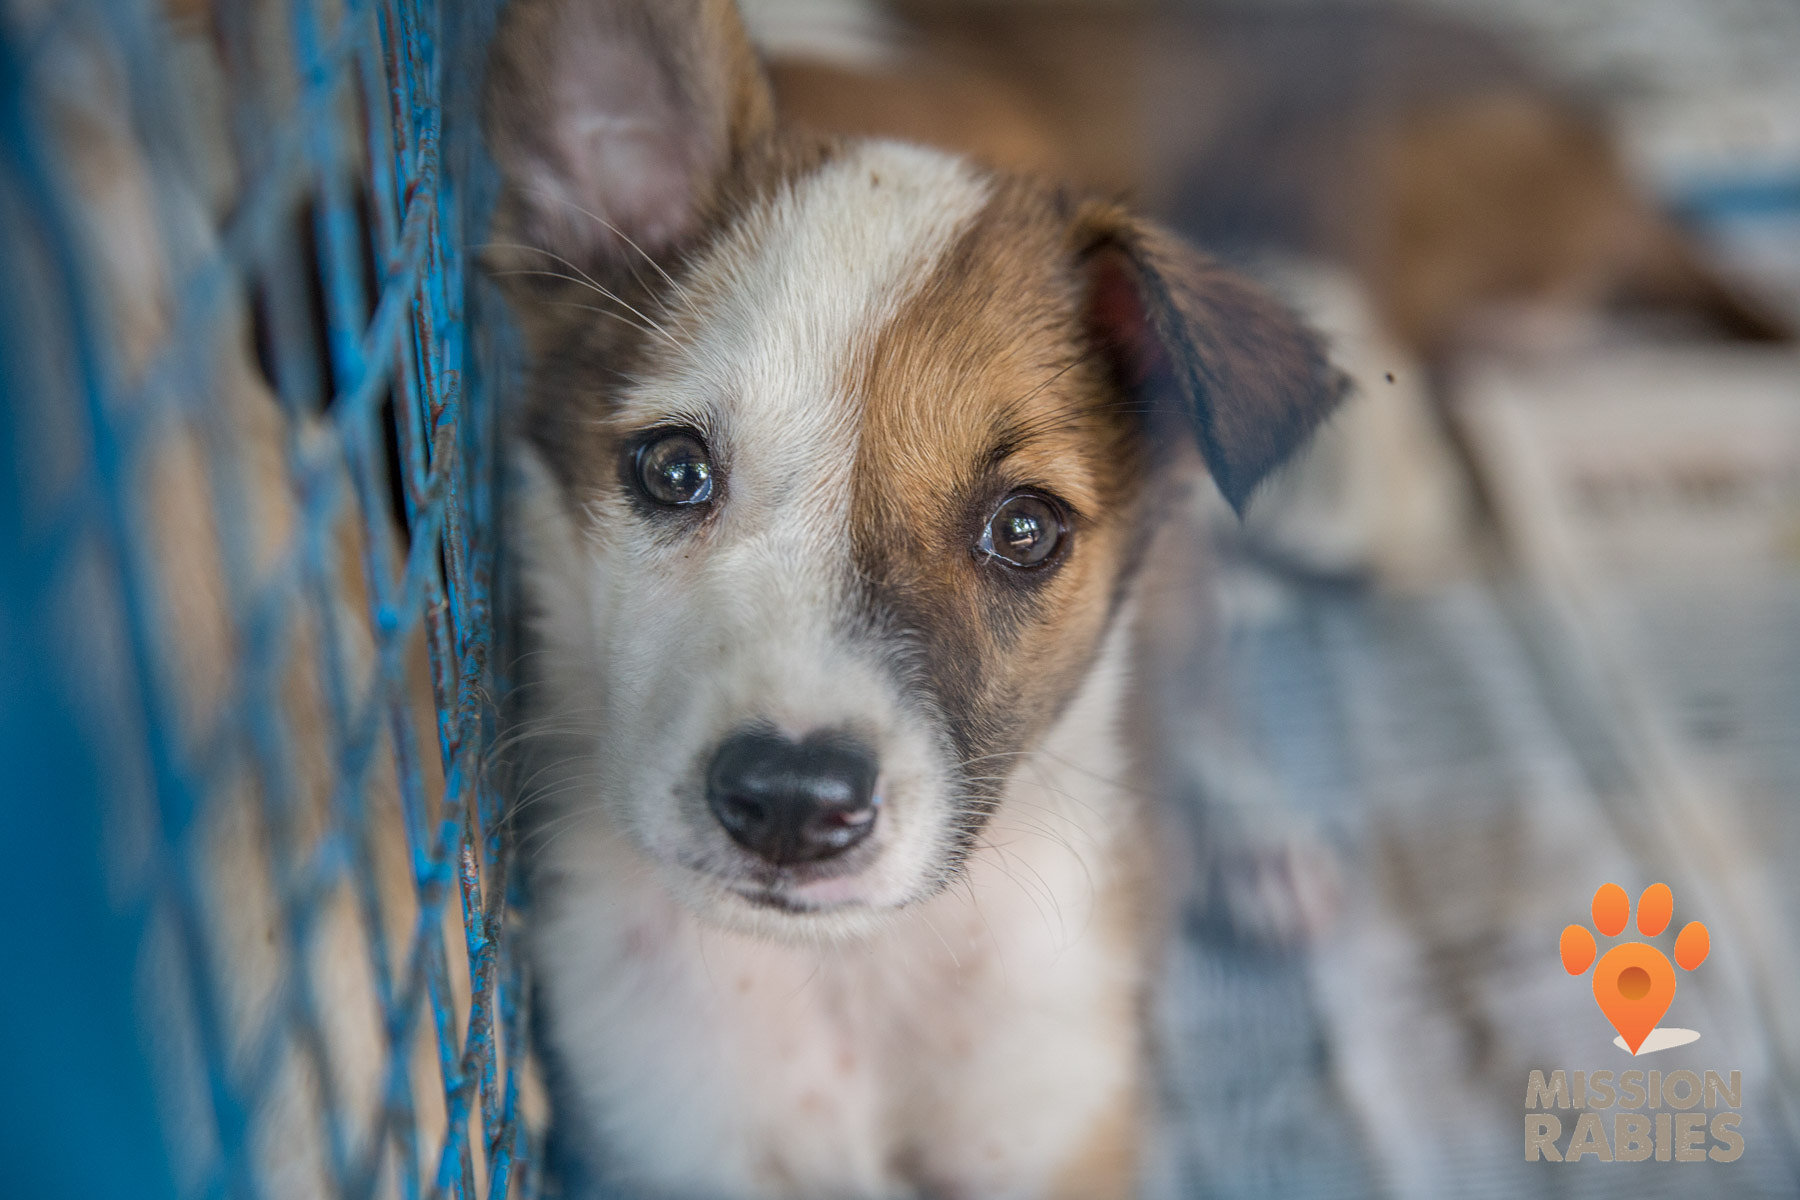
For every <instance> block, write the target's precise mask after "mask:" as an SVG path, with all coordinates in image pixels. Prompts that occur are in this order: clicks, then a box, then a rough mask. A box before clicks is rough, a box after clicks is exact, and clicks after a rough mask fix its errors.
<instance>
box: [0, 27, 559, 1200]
mask: <svg viewBox="0 0 1800 1200" xmlns="http://www.w3.org/2000/svg"><path fill="white" fill-rule="evenodd" d="M497 7H498V4H497V0H493V2H490V0H464V2H461V3H457V2H453V0H210V2H208V0H164V2H163V3H150V2H148V0H0V156H3V157H0V164H3V165H0V355H3V357H0V396H3V399H0V537H3V538H4V541H0V551H3V552H4V556H5V561H4V565H0V599H3V600H4V608H0V670H3V671H4V673H5V675H6V677H7V678H8V679H9V680H10V681H11V682H10V683H9V685H8V687H7V689H6V696H5V699H4V702H3V703H0V718H3V723H0V753H4V754H5V756H6V757H7V758H8V759H9V760H10V761H11V762H13V763H15V764H16V768H15V769H14V770H13V771H12V772H11V778H12V780H13V784H14V786H13V787H12V789H11V790H12V795H10V796H8V797H7V798H6V799H7V804H8V809H7V813H6V816H7V818H8V827H9V828H12V829H14V830H15V832H16V835H17V836H19V837H21V838H22V839H24V840H22V841H20V842H19V843H18V845H19V846H20V847H22V848H23V849H24V850H25V853H22V854H19V855H18V856H17V857H18V859H19V862H18V864H17V866H16V869H15V870H14V871H12V872H10V873H9V874H8V878H7V879H6V883H5V887H6V889H7V891H6V894H5V896H4V899H5V900H6V901H7V902H8V904H7V908H8V909H9V910H11V911H14V912H18V911H20V909H19V908H17V907H15V906H14V905H13V904H12V903H11V902H12V901H13V900H15V899H16V900H17V901H18V902H19V904H21V905H23V906H24V907H23V911H24V912H25V913H26V914H27V915H28V918H29V919H27V920H24V921H22V922H21V925H22V926H23V927H24V928H23V930H22V932H21V934H20V936H19V937H18V938H17V939H16V940H17V946H16V953H15V954H14V956H13V960H12V961H13V968H12V969H10V970H9V974H11V975H13V976H14V978H13V979H12V980H10V981H9V986H7V987H5V988H4V989H0V991H4V993H5V994H6V996H5V1000H4V1001H3V1003H4V1005H5V1007H4V1008H3V1009H0V1020H4V1022H5V1024H6V1027H8V1028H10V1029H13V1030H15V1031H30V1033H31V1037H30V1039H29V1041H30V1044H29V1045H28V1046H24V1047H22V1048H21V1050H20V1052H19V1054H18V1056H17V1062H16V1065H17V1066H18V1067H19V1070H18V1071H17V1072H16V1073H15V1078H14V1080H13V1081H12V1082H11V1083H10V1084H9V1085H8V1095H7V1096H6V1098H5V1099H4V1100H0V1124H3V1125H5V1126H6V1133H5V1134H4V1135H0V1136H4V1137H5V1138H6V1142H5V1145H4V1151H5V1154H6V1158H7V1161H8V1162H9V1164H12V1165H13V1166H14V1171H13V1179H14V1184H15V1185H16V1186H20V1187H22V1188H23V1194H26V1195H38V1194H42V1195H81V1196H102V1195H130V1196H134V1197H137V1196H145V1197H149V1196H165V1195H166V1196H183V1197H186V1196H195V1197H201V1196H205V1197H211V1196H233V1197H236V1196H245V1197H262V1196H270V1197H285V1196H322V1195H330V1196H389V1195H391V1196H402V1197H421V1196H440V1195H451V1196H457V1197H466V1196H489V1197H502V1196H510V1195H516V1194H529V1193H531V1192H532V1191H533V1190H534V1189H535V1182H536V1181H535V1179H534V1172H533V1171H532V1170H531V1169H530V1167H531V1165H532V1162H533V1155H532V1153H531V1147H532V1144H533V1143H532V1140H531V1139H532V1134H531V1131H530V1130H529V1129H528V1124H529V1122H527V1121H526V1120H525V1119H524V1118H523V1116H522V1107H523V1106H524V1100H523V1099H522V1089H523V1090H524V1091H529V1087H528V1071H527V1065H526V1054H525V1050H524V1021H525V1015H526V1004H525V999H524V991H523V985H524V981H523V978H522V974H521V964H520V960H519V957H518V955H517V954H516V953H515V950H514V946H513V943H512V939H511V936H510V934H511V926H510V924H509V922H508V901H509V898H510V893H509V885H510V883H511V880H510V878H509V875H508V865H509V857H510V845H509V837H510V834H509V830H508V827H507V825H506V823H505V822H504V821H503V820H502V815H503V814H502V812H501V808H500V801H499V798H498V796H497V794H496V791H495V789H494V787H493V785H492V781H491V780H490V779H489V777H488V773H487V765H488V760H489V755H490V752H491V750H492V748H493V739H494V730H495V712H494V704H493V697H494V696H495V695H497V694H498V690H499V684H500V680H499V679H498V678H497V670H496V663H497V662H499V661H501V652H502V650H503V647H500V646H498V645H497V635H496V630H495V625H494V622H493V620H492V604H493V601H494V597H495V557H494V531H495V528H496V511H497V503H498V500H497V496H496V488H497V474H496V469H495V464H496V458H497V455H496V436H497V432H496V431H497V423H496V415H495V406H494V404H493V403H492V401H491V399H490V397H491V396H492V395H493V394H494V392H495V391H497V390H499V389H500V388H501V387H502V386H503V384H504V375H503V373H504V371H505V369H506V368H507V367H508V365H509V364H510V362H511V355H510V339H508V338H507V337H506V336H505V335H504V334H503V333H502V332H500V326H499V325H498V324H496V322H495V321H493V320H491V319H490V313H491V311H492V308H493V306H492V303H491V301H490V300H489V298H488V296H487V294H486V292H485V291H484V289H483V286H482V285H481V284H480V283H479V282H478V280H477V279H476V277H475V275H474V273H473V271H472V263H471V261H470V260H471V248H472V247H471V232H472V231H474V230H478V229H480V228H481V227H482V226H483V224H484V222H485V216H486V211H487V209H488V207H489V203H490V200H491V196H492V172H491V169H490V168H489V166H488V164H487V163H486V162H485V160H484V159H483V158H482V157H481V154H480V151H479V147H478V144H477V138H476V122H475V118H474V111H473V105H474V97H475V94H476V92H477V91H478V89H477V87H476V82H477V81H478V80H479V77H480V62H481V53H482V47H483V46H484V45H485V41H486V36H487V34H488V33H489V32H491V26H492V21H493V17H494V15H495V9H496V8H497ZM15 889H16V891H17V896H16V897H15V896H14V895H13V892H14V890H15ZM25 980H29V981H30V985H29V986H18V984H19V983H20V982H21V981H25ZM9 1192H10V1189H9Z"/></svg>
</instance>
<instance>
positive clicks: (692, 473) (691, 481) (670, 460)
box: [637, 430, 713, 508]
mask: <svg viewBox="0 0 1800 1200" xmlns="http://www.w3.org/2000/svg"><path fill="white" fill-rule="evenodd" d="M637 485H638V487H639V488H640V489H641V490H642V491H643V493H644V495H646V496H648V497H649V498H650V499H652V500H654V501H655V502H656V503H658V504H666V505H668V506H669V507H671V508H676V507H680V506H683V505H688V504H705V503H706V502H707V501H708V500H711V499H712V494H713V468H712V460H711V459H710V458H708V457H707V453H706V443H704V442H702V441H701V440H700V439H699V438H698V437H696V436H694V435H693V434H691V433H688V432H686V431H685V430H672V431H670V432H668V433H665V434H663V435H661V436H660V437H656V438H652V439H651V440H650V441H648V442H645V443H644V444H643V445H642V446H639V447H638V451H637Z"/></svg>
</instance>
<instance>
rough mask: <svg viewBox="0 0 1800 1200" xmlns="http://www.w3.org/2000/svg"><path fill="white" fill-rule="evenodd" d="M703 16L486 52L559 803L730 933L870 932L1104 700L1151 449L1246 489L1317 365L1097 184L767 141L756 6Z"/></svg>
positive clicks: (1303, 411) (510, 37)
mask: <svg viewBox="0 0 1800 1200" xmlns="http://www.w3.org/2000/svg"><path fill="white" fill-rule="evenodd" d="M683 7H684V6H679V5H677V6H674V7H673V8H672V9H671V8H665V7H664V6H657V7H656V8H655V9H654V10H652V9H649V8H645V9H642V10H639V9H637V8H635V7H633V6H629V5H607V4H598V5H595V4H589V3H581V2H580V0H520V3H517V4H515V6H514V10H513V14H514V15H513V16H512V17H510V18H509V26H508V28H507V29H506V30H504V31H503V34H502V39H501V41H500V43H499V50H498V52H497V55H496V60H495V66H494V69H493V71H492V74H491V77H490V94H489V131H490V141H491V142H492V144H493V148H494V151H495V154H496V157H497V158H498V159H499V160H500V161H501V163H502V166H503V168H505V169H506V171H507V174H508V177H509V181H510V182H511V183H512V185H513V191H512V193H511V195H510V196H509V200H508V207H507V210H506V212H505V214H504V216H503V220H504V221H505V223H506V225H507V227H508V228H509V229H510V230H511V231H512V232H511V233H510V235H508V236H510V237H512V238H516V239H518V240H517V242H516V243H514V246H515V249H514V250H513V252H512V257H511V258H510V260H503V261H502V263H501V271H502V273H509V272H536V271H546V272H549V273H550V276H549V277H548V282H547V283H544V282H542V281H543V280H544V279H545V278H546V277H545V276H538V275H527V276H522V277H523V278H528V279H532V280H535V281H539V282H538V284H537V286H530V287H525V288H520V289H519V291H518V298H519V301H520V307H521V314H522V316H523V317H524V319H525V320H526V322H527V324H528V327H529V328H530V330H531V335H532V341H533V348H534V352H535V357H536V362H535V367H534V376H533V384H532V395H531V402H530V408H529V413H528V428H527V432H528V443H529V451H528V454H529V456H530V458H531V460H532V462H533V463H534V464H535V466H534V467H533V470H532V472H531V473H532V474H533V475H534V476H535V484H534V486H532V487H530V488H529V489H528V491H529V492H530V496H529V499H528V501H527V504H526V506H525V525H526V526H527V528H526V529H525V530H524V531H523V532H524V537H523V538H522V543H523V547H524V549H523V553H524V555H525V557H526V559H527V561H526V562H525V564H524V565H525V568H526V573H527V578H528V581H529V584H530V586H531V589H532V599H533V604H534V609H535V612H534V620H535V624H536V626H537V630H538V634H539V636H540V639H541V644H540V646H539V649H541V650H542V651H543V654H542V655H541V656H540V658H541V662H542V665H541V667H540V669H539V670H538V671H537V672H536V674H537V675H538V676H539V679H540V681H541V687H542V691H543V693H544V695H543V696H542V697H540V698H539V699H538V700H537V702H536V704H535V705H534V707H535V710H536V712H537V714H538V717H539V719H540V721H541V722H542V723H543V724H544V725H545V726H546V727H547V728H554V729H555V730H557V731H558V734H559V739H560V740H558V741H557V742H556V743H555V746H556V749H554V750H553V751H552V752H551V753H553V754H554V755H558V756H561V758H562V759H563V761H562V762H561V763H560V764H555V763H553V764H551V766H553V767H554V766H558V765H560V766H561V768H562V769H560V770H550V771H548V774H547V778H549V779H550V780H552V781H553V782H552V783H551V784H550V787H549V789H548V790H547V791H546V795H547V796H551V799H552V800H553V803H552V804H551V805H550V807H553V808H554V809H555V813H556V815H555V816H554V817H552V818H551V820H550V821H549V822H546V823H545V824H544V826H543V828H544V829H545V831H546V834H545V836H546V838H547V839H549V838H555V839H556V842H557V844H559V845H560V847H561V849H560V850H559V852H558V861H559V862H560V863H561V864H563V866H564V867H565V868H567V867H570V866H574V867H575V869H579V859H580V857H581V855H582V854H583V853H584V850H583V846H584V842H583V838H584V837H593V836H599V837H603V838H610V839H613V840H614V842H615V843H616V842H619V841H623V842H625V843H627V844H628V845H629V846H630V847H631V848H632V849H633V850H634V851H635V852H637V853H640V854H641V855H642V856H644V857H645V858H646V859H647V860H648V861H649V862H650V863H652V864H654V867H655V868H656V869H657V870H659V871H661V872H662V873H663V874H664V876H665V878H666V879H668V880H669V881H670V882H671V883H672V885H673V886H674V887H675V889H676V890H677V891H678V892H679V893H680V894H682V895H683V896H684V897H685V898H686V899H687V900H688V901H689V902H690V903H691V904H693V905H694V906H695V907H697V908H698V909H699V910H701V911H702V912H703V913H706V914H707V915H710V916H713V917H715V918H716V919H718V920H721V921H723V922H725V923H728V924H734V925H738V926H743V927H749V928H754V929H760V930H765V931H766V930H774V931H777V932H781V933H798V932H801V931H806V932H814V931H821V930H839V929H847V928H854V927H856V926H857V925H858V924H860V923H862V921H864V920H866V918H867V917H869V916H870V915H872V914H878V913H880V912H882V911H885V910H891V909H893V908H897V907H900V906H903V905H905V904H907V903H908V902H910V901H912V900H915V899H918V898H920V897H922V896H925V895H928V894H930V893H932V892H933V891H935V890H937V889H938V888H940V887H942V886H943V885H944V884H945V882H947V881H948V880H949V879H950V878H952V877H953V875H954V873H955V871H956V869H957V868H958V866H959V865H960V863H961V862H962V861H963V860H964V859H965V858H966V857H967V855H968V854H969V853H970V852H971V850H972V849H973V848H974V847H975V846H976V844H977V841H978V839H979V835H980V831H981V829H982V826H983V824H984V823H985V821H986V819H987V817H988V815H989V814H990V813H991V812H992V811H993V810H994V808H995V806H996V805H997V804H998V803H1000V801H1001V796H1002V793H1003V790H1004V786H1005V783H1006V781H1007V779H1008V778H1009V777H1010V776H1011V774H1012V772H1013V770H1014V768H1015V766H1016V765H1017V763H1018V762H1019V760H1020V758H1021V756H1022V755H1023V754H1025V753H1026V752H1028V751H1030V750H1031V749H1032V748H1033V747H1035V745H1036V744H1037V742H1038V740H1039V739H1040V738H1041V737H1042V735H1043V733H1044V732H1045V730H1046V728H1047V727H1048V726H1049V724H1050V723H1051V722H1052V721H1053V720H1054V719H1055V717H1056V716H1057V714H1058V713H1059V712H1060V711H1061V710H1062V708H1063V707H1064V706H1065V705H1066V704H1067V703H1068V702H1069V700H1070V699H1071V698H1072V697H1073V696H1074V695H1075V693H1076V692H1077V691H1078V690H1079V688H1080V686H1081V683H1082V681H1083V679H1084V678H1085V676H1086V674H1087V672H1088V670H1089V668H1090V666H1091V665H1092V663H1093V661H1094V659H1095V656H1096V654H1097V652H1098V647H1099V645H1100V643H1101V640H1102V638H1103V635H1104V634H1105V632H1106V630H1107V628H1108V626H1109V623H1110V621H1111V618H1112V617H1113V615H1114V613H1115V611H1116V609H1117V607H1118V604H1119V602H1120V600H1121V598H1122V596H1123V595H1124V589H1125V584H1126V582H1127V580H1128V579H1129V576H1130V568H1131V565H1132V562H1133V551H1134V548H1135V547H1136V546H1138V545H1140V544H1141V542H1142V540H1143V536H1144V533H1145V530H1146V523H1147V521H1148V520H1150V519H1152V518H1153V517H1154V513H1155V508H1156V497H1157V495H1158V487H1159V482H1161V480H1160V474H1161V472H1163V471H1165V470H1167V469H1168V465H1167V461H1166V460H1167V459H1168V458H1169V457H1170V456H1168V455H1167V454H1164V453H1159V452H1157V451H1156V450H1155V449H1154V447H1155V445H1156V444H1157V443H1158V442H1159V441H1161V440H1163V439H1164V438H1165V437H1166V435H1167V434H1168V433H1169V431H1170V429H1172V428H1179V429H1181V430H1182V431H1183V433H1182V436H1192V434H1197V435H1198V436H1199V439H1200V443H1201V446H1202V449H1203V450H1204V451H1205V452H1206V456H1207V458H1208V461H1209V462H1210V463H1211V464H1212V467H1213V470H1214V473H1215V475H1216V476H1218V477H1219V478H1220V481H1221V483H1222V484H1223V485H1224V486H1226V488H1227V491H1228V493H1229V492H1233V491H1234V490H1235V491H1237V492H1239V493H1241V492H1242V491H1244V490H1247V488H1248V487H1249V486H1251V485H1253V483H1254V479H1255V477H1256V476H1259V475H1260V474H1261V472H1262V471H1264V470H1266V469H1267V467H1268V465H1269V464H1270V463H1271V462H1272V461H1274V459H1276V458H1279V457H1280V455H1281V454H1282V453H1285V451H1286V449H1287V447H1288V445H1290V444H1291V443H1292V442H1293V441H1294V440H1296V439H1297V438H1298V437H1299V436H1300V435H1301V434H1302V433H1303V432H1304V431H1305V429H1306V428H1307V427H1308V426H1309V425H1310V424H1311V423H1312V422H1313V421H1314V420H1316V418H1317V415H1318V413H1319V412H1320V411H1322V409H1323V407H1324V406H1325V404H1327V403H1328V402H1329V398H1330V394H1331V392H1332V389H1331V388H1330V386H1329V382H1328V380H1327V378H1326V373H1325V371H1324V369H1323V367H1322V366H1321V364H1320V362H1319V360H1318V357H1317V354H1316V351H1315V350H1314V348H1313V347H1312V344H1311V342H1310V341H1309V340H1308V339H1307V338H1306V337H1305V335H1304V334H1303V333H1302V332H1301V331H1299V330H1298V329H1296V328H1294V327H1293V326H1292V324H1291V322H1290V321H1288V319H1287V318H1286V317H1285V315H1284V314H1281V313H1280V312H1279V310H1276V309H1275V308H1273V306H1271V305H1269V304H1267V302H1265V301H1263V300H1261V298H1260V297H1258V296H1256V295H1255V294H1254V293H1253V292H1251V291H1249V290H1248V289H1247V288H1245V287H1243V286H1242V285H1241V284H1238V283H1237V282H1236V281H1235V280H1232V279H1231V278H1230V277H1229V276H1227V275H1225V274H1223V273H1222V272H1219V271H1217V270H1216V269H1214V268H1213V267H1212V266H1211V265H1210V264H1208V263H1206V262H1205V261H1204V260H1202V259H1200V258H1199V257H1198V256H1196V255H1193V254H1192V253H1191V252H1189V251H1186V250H1185V249H1183V248H1181V247H1179V246H1178V244H1176V243H1174V242H1173V240H1172V239H1168V238H1166V237H1165V236H1164V235H1161V234H1159V233H1157V232H1156V231H1154V230H1152V229H1149V228H1148V227H1145V226H1142V225H1141V224H1138V223H1136V222H1133V221H1131V220H1130V219H1129V218H1127V217H1125V216H1123V215H1122V214H1121V213H1119V212H1118V211H1117V210H1115V209H1113V208H1111V207H1110V206H1106V205H1097V204H1080V203H1076V202H1072V201H1069V200H1067V199H1065V198H1064V197H1062V196H1061V195H1060V194H1059V193H1057V192H1056V191H1055V190H1054V189H1052V188H1050V187H1049V186H1047V185H1040V184H1035V183H1032V182H1029V181H1021V180H1012V179H1004V178H1001V177H997V176H994V175H992V174H990V173H988V172H985V171H982V170H981V169H979V168H977V167H974V166H972V165H970V164H968V163H965V162H963V161H960V160H958V159H955V158H951V157H948V156H945V155H942V154H939V153H936V152H933V151H930V150H926V149H921V148H917V147H911V146H904V145H899V144H894V143H873V142H872V143H829V144H827V143H818V142H814V141H810V140H807V139H804V138H799V137H788V136H784V135H783V134H782V133H781V132H780V131H779V130H778V129H777V128H776V126H775V125H774V123H773V120H772V118H770V117H769V115H768V111H767V110H768V101H767V96H766V91H765V90H763V88H762V84H761V79H760V75H759V74H757V72H756V71H755V68H754V64H753V61H752V60H751V59H750V57H749V56H748V52H747V51H746V50H744V49H743V47H742V45H741V43H740V41H739V38H740V37H741V35H740V34H739V33H738V32H737V26H736V24H735V17H734V16H733V14H731V13H730V12H729V10H727V9H724V8H721V7H720V6H717V5H697V6H686V7H687V8H690V9H692V10H693V11H687V12H682V11H679V10H681V9H682V8H683ZM521 13H522V14H523V15H521ZM651 13H654V15H653V16H652V15H648V14H651ZM665 22H666V25H665V24H664V23H665ZM577 49H579V50H584V51H585V53H577V52H576V51H577ZM596 62H600V63H603V64H609V65H610V69H611V70H613V71H615V72H618V73H620V74H622V75H627V76H635V77H636V78H637V79H638V84H637V86H634V87H631V88H626V89H620V88H617V87H615V86H614V85H613V81H611V80H609V79H601V80H598V81H596V80H595V79H594V78H593V77H592V76H591V74H587V73H584V67H583V64H585V65H586V69H588V70H591V67H592V64H594V63H596ZM528 64H530V68H528ZM565 64H566V65H565ZM670 64H674V65H673V66H671V65H670ZM561 71H567V72H569V74H568V75H562V74H559V72H561ZM665 71H666V72H670V73H669V74H663V73H662V72H665ZM709 96H710V99H709ZM595 160H598V162H596V161H595ZM615 171H616V172H620V174H618V175H614V174H612V172H615ZM646 190H649V191H651V192H654V193H655V194H654V195H653V196H646V194H645V192H646ZM1172 343H1179V344H1178V345H1172ZM1251 410H1255V411H1251ZM1159 413H1161V414H1163V416H1162V417H1161V418H1160V423H1159V417H1158V415H1157V414H1159ZM1190 429H1191V430H1192V434H1189V433H1187V432H1186V431H1188V430H1190ZM552 793H553V795H552ZM527 799H528V802H529V799H530V798H529V797H528V798H527ZM590 844H591V843H590Z"/></svg>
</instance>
